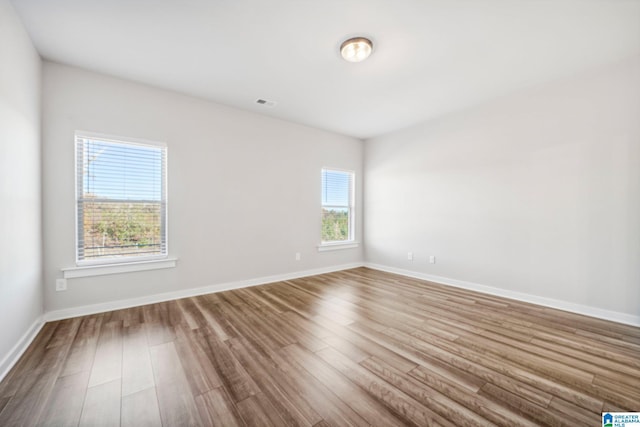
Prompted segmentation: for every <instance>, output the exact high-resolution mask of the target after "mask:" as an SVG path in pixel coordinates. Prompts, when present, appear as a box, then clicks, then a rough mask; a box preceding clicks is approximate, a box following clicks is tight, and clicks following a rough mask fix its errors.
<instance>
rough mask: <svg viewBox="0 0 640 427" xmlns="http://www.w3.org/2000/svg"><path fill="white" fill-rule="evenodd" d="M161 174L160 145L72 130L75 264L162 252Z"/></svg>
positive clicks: (163, 192)
mask: <svg viewBox="0 0 640 427" xmlns="http://www.w3.org/2000/svg"><path fill="white" fill-rule="evenodd" d="M166 178H167V148H166V146H164V145H162V144H154V143H141V142H137V141H128V140H124V139H120V138H118V139H114V138H110V137H97V136H92V135H90V134H80V133H77V134H76V179H77V183H76V201H77V237H76V241H77V262H78V263H79V264H86V263H90V264H101V263H117V262H131V261H137V260H143V259H154V258H158V257H164V256H166V255H167V188H166V182H167V179H166Z"/></svg>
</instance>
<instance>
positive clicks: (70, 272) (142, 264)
mask: <svg viewBox="0 0 640 427" xmlns="http://www.w3.org/2000/svg"><path fill="white" fill-rule="evenodd" d="M177 261H178V259H177V258H166V257H165V258H164V259H156V260H147V261H135V262H121V263H118V264H100V265H86V266H81V267H68V268H63V269H61V270H62V276H63V277H64V278H65V279H74V278H78V277H90V276H104V275H107V274H119V273H131V272H135V271H147V270H159V269H163V268H173V267H175V266H176V263H177Z"/></svg>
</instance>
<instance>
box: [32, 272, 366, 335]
mask: <svg viewBox="0 0 640 427" xmlns="http://www.w3.org/2000/svg"><path fill="white" fill-rule="evenodd" d="M363 265H364V263H362V262H356V263H350V264H341V265H335V266H331V267H324V268H316V269H312V270H303V271H295V272H292V273H284V274H276V275H273V276H264V277H258V278H255V279H247V280H240V281H236V282H228V283H218V284H215V285H209V286H203V287H200V288H191V289H184V290H180V291H175V292H166V293H162V294H155V295H148V296H143V297H138V298H129V299H124V300H117V301H110V302H105V303H100V304H91V305H85V306H80V307H73V308H67V309H63V310H54V311H49V312H47V313H45V315H44V319H45V321H47V322H51V321H54V320H62V319H69V318H71V317H78V316H86V315H89V314H96V313H103V312H105V311H112V310H120V309H123V308H130V307H138V306H141V305H147V304H153V303H157V302H164V301H171V300H176V299H180V298H188V297H193V296H197V295H203V294H210V293H214V292H222V291H228V290H231V289H240V288H247V287H250V286H257V285H264V284H267V283H273V282H281V281H283V280H292V279H299V278H301V277H308V276H315V275H317V274H324V273H332V272H334V271H341V270H348V269H351V268H357V267H362V266H363Z"/></svg>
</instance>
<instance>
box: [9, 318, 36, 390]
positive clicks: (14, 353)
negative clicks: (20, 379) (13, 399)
mask: <svg viewBox="0 0 640 427" xmlns="http://www.w3.org/2000/svg"><path fill="white" fill-rule="evenodd" d="M44 323H45V322H44V318H43V316H38V318H37V319H36V320H35V321H34V322H33V324H32V325H31V326H30V327H29V329H27V331H26V332H25V333H24V335H22V337H20V339H19V340H18V342H17V343H16V345H14V346H13V348H11V350H9V353H7V354H6V355H5V356H4V358H3V359H2V361H0V381H2V380H3V379H4V377H5V376H6V375H7V374H8V373H9V371H10V370H11V368H13V366H14V365H15V364H16V363H18V360H19V359H20V356H22V354H23V353H24V352H25V351H26V350H27V347H29V344H31V342H33V340H34V339H35V337H36V335H38V332H40V329H42V327H43V326H44Z"/></svg>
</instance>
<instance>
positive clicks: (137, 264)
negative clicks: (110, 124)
mask: <svg viewBox="0 0 640 427" xmlns="http://www.w3.org/2000/svg"><path fill="white" fill-rule="evenodd" d="M78 137H81V138H88V139H98V140H103V141H113V142H120V143H123V142H124V143H127V144H132V145H136V144H137V145H144V146H156V147H162V148H165V149H166V148H167V144H166V143H164V142H159V141H151V140H147V139H142V138H131V137H124V136H117V135H108V134H103V133H97V132H88V131H83V130H76V131H75V133H74V140H73V141H74V150H73V152H74V157H75V159H74V165H75V167H77V164H78V159H77V153H78V150H77V148H76V146H75V144H76V143H77V142H76V141H77V140H78ZM164 167H165V176H164V186H165V199H164V202H165V206H166V207H165V226H164V228H165V234H166V237H165V247H166V253H165V254H162V255H156V256H151V257H149V256H147V257H144V256H143V257H129V258H127V259H125V260H124V261H120V260H118V259H117V258H111V259H105V260H80V259H78V232H79V230H78V199H77V197H78V176H77V171H75V174H74V182H75V192H74V193H75V200H74V204H75V207H74V211H75V259H76V267H69V268H62V269H61V270H62V272H63V274H64V278H65V279H67V278H74V277H87V276H100V275H104V274H114V273H124V272H129V271H144V270H155V269H162V268H172V267H175V266H176V261H177V258H168V256H169V209H168V206H169V192H168V188H169V159H168V156H167V157H165V164H164ZM118 266H122V267H123V268H122V269H118V268H117V267H118ZM103 267H104V268H103ZM119 270H122V271H119ZM73 271H78V273H73ZM102 271H105V272H102ZM67 272H69V273H67ZM81 272H85V273H84V274H83V273H81Z"/></svg>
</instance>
